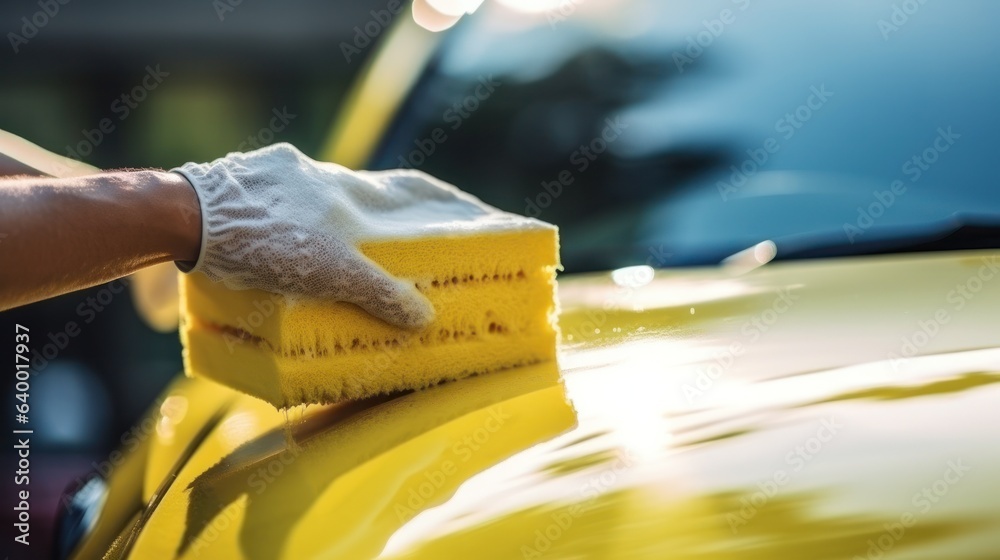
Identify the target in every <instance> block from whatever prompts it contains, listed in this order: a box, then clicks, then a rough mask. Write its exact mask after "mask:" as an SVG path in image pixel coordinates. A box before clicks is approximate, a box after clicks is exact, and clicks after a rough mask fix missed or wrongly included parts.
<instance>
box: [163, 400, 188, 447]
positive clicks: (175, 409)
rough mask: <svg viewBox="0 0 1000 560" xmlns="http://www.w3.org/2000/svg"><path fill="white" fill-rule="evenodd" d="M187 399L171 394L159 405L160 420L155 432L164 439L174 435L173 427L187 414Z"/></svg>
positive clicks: (171, 437) (169, 438)
mask: <svg viewBox="0 0 1000 560" xmlns="http://www.w3.org/2000/svg"><path fill="white" fill-rule="evenodd" d="M187 411H188V400H187V399H186V398H184V397H182V396H179V395H171V396H169V397H167V398H166V400H164V401H163V404H161V405H160V421H159V422H158V423H157V424H156V433H157V435H159V436H160V437H161V438H162V439H164V440H167V441H169V440H171V439H173V437H174V427H175V426H177V424H180V422H181V420H183V419H184V416H186V415H187Z"/></svg>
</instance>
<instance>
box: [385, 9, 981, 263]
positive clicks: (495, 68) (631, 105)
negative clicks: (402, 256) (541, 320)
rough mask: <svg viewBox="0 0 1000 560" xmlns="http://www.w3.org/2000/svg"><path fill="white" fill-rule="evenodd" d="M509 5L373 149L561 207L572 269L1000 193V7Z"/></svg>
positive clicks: (556, 219) (903, 221) (467, 41)
mask: <svg viewBox="0 0 1000 560" xmlns="http://www.w3.org/2000/svg"><path fill="white" fill-rule="evenodd" d="M503 4H506V5H507V6H504V5H499V4H497V3H492V2H490V3H486V4H484V5H483V6H482V8H481V9H480V10H479V11H478V12H476V13H475V14H473V15H472V16H469V17H467V18H465V19H463V21H462V22H460V24H459V25H458V26H456V28H454V29H453V30H451V31H450V32H449V34H448V36H447V37H446V38H445V39H444V40H443V42H442V44H441V47H440V49H439V51H438V52H437V54H436V56H435V57H434V59H433V61H432V63H431V64H430V65H429V66H428V68H427V69H426V70H425V72H424V74H423V76H422V78H421V79H420V80H419V81H418V83H417V85H416V86H415V87H414V88H413V90H412V92H411V93H410V96H409V98H408V99H407V100H406V102H405V103H404V105H403V107H402V108H401V109H400V111H399V113H398V115H397V118H396V120H395V122H394V123H393V125H392V126H391V127H390V129H389V131H388V133H387V134H386V135H385V137H384V138H383V139H382V142H381V145H380V147H379V148H378V150H377V151H376V153H375V154H374V157H373V158H372V160H371V161H370V162H369V164H370V166H371V167H373V168H391V167H400V166H409V167H416V168H419V169H423V170H425V171H427V172H429V173H432V174H434V175H437V176H440V177H442V178H444V179H446V180H448V181H451V182H453V183H455V184H457V185H459V186H460V187H461V188H463V189H465V190H468V191H470V192H472V193H474V194H476V195H478V196H479V197H481V198H483V199H484V200H486V201H487V202H489V203H491V204H494V205H496V206H499V207H501V208H503V209H505V210H509V211H514V212H518V213H523V214H528V215H531V216H537V217H539V218H540V219H542V220H546V221H550V222H553V223H555V224H558V225H559V226H560V228H561V234H562V243H563V259H564V263H565V265H566V268H567V269H568V270H597V269H606V268H612V267H618V266H623V265H628V264H638V263H646V264H652V265H653V266H657V267H664V266H681V265H691V264H708V263H715V262H719V261H720V260H721V259H722V258H724V257H725V256H727V255H730V254H732V253H734V252H736V251H739V250H741V249H745V248H747V247H749V246H751V245H753V244H755V243H758V242H761V241H763V240H768V239H777V238H786V237H788V236H795V235H801V234H811V233H816V232H822V233H824V234H826V235H827V239H828V240H829V239H830V236H831V235H832V236H833V239H834V243H835V244H842V245H844V246H851V245H854V244H856V243H859V242H863V241H868V240H871V239H874V238H876V237H878V236H879V235H882V234H883V232H885V231H894V232H897V233H898V232H900V231H902V232H904V233H906V232H911V231H912V232H916V231H919V226H920V225H922V224H927V223H932V222H935V221H940V220H942V219H946V218H949V217H953V216H955V215H956V213H958V215H959V216H969V215H976V216H987V217H989V216H992V215H995V214H996V213H997V212H998V211H1000V197H998V196H997V195H996V193H995V179H994V176H995V169H994V161H995V151H996V150H995V147H996V146H998V145H1000V142H998V140H1000V122H998V114H1000V113H998V112H997V111H996V110H995V109H994V107H993V106H994V104H995V103H996V99H997V96H996V90H997V84H998V77H997V73H996V72H995V70H993V60H992V57H993V55H994V54H995V53H996V52H997V47H998V46H1000V35H998V34H997V33H996V31H995V29H994V23H993V22H995V21H997V19H998V18H1000V3H996V2H990V1H988V0H981V1H972V0H968V1H960V2H927V3H924V2H922V1H917V0H908V1H902V2H899V1H892V0H878V1H871V0H850V1H844V2H825V3H815V2H810V3H807V4H803V3H801V2H797V1H795V0H768V1H764V0H712V1H706V0H689V1H675V2H661V1H658V0H618V1H601V2H594V1H588V0H564V1H562V2H559V3H558V4H557V5H555V6H552V7H550V8H549V9H547V10H545V11H538V10H537V7H536V12H535V13H526V12H524V11H523V10H524V9H531V5H532V3H525V2H514V0H507V1H506V2H504V3H503ZM512 5H513V6H516V5H523V6H521V7H522V11H520V12H519V11H517V10H514V9H512V8H511V6H512Z"/></svg>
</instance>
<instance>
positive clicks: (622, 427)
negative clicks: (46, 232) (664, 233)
mask: <svg viewBox="0 0 1000 560" xmlns="http://www.w3.org/2000/svg"><path fill="white" fill-rule="evenodd" d="M626 272H628V271H626ZM633 272H635V274H623V273H619V274H615V275H608V274H597V275H592V276H586V277H574V278H568V279H564V280H562V281H561V282H560V298H561V302H562V315H561V319H560V323H561V328H562V331H563V346H562V351H561V357H560V364H559V368H556V367H555V366H554V365H551V364H550V365H539V366H533V367H529V368H522V369H516V370H509V371H506V372H500V373H497V374H491V375H484V376H479V377H475V378H471V379H469V380H466V381H462V382H457V383H447V384H443V385H440V386H437V387H434V388H432V389H429V390H427V391H422V392H417V393H411V394H407V395H398V396H393V397H381V398H377V399H372V400H368V401H364V402H358V403H345V404H341V405H336V406H324V407H309V408H308V409H306V410H304V411H303V410H292V411H290V412H289V413H288V416H287V419H286V416H285V415H284V414H282V413H280V412H277V411H275V410H273V409H272V408H270V407H269V405H266V404H264V403H261V402H258V401H256V400H254V399H252V398H250V397H246V396H241V395H234V394H233V393H232V392H230V391H229V390H227V389H223V388H221V387H219V386H217V385H212V384H210V383H208V382H205V381H201V380H181V381H179V382H178V383H177V384H175V385H174V386H173V387H172V388H171V389H170V391H169V392H168V395H167V396H166V400H165V401H164V403H165V405H164V407H161V409H162V410H164V412H162V413H161V414H160V415H159V420H158V423H157V430H156V434H155V435H154V436H153V437H152V438H151V440H150V441H149V442H148V446H149V449H148V450H147V451H144V452H143V453H145V454H146V459H145V466H144V468H143V472H144V477H145V478H144V482H143V493H144V495H143V501H144V502H145V503H152V504H154V505H153V506H151V507H147V508H146V511H145V512H143V513H142V514H141V515H139V516H138V517H136V518H133V523H134V529H132V530H129V529H128V528H126V529H125V530H123V531H122V536H121V537H119V539H118V541H117V543H116V545H115V548H114V550H113V551H112V556H114V555H116V554H122V553H124V554H129V555H131V557H134V558H152V557H156V558H159V557H171V556H174V555H180V556H183V557H199V556H201V557H209V558H228V557H243V558H272V557H286V558H306V557H328V558H371V557H384V558H435V559H438V558H469V557H475V558H538V557H550V558H665V557H668V556H669V557H671V558H845V557H847V558H854V557H861V558H878V557H881V556H882V555H885V554H888V553H890V552H891V553H892V555H893V557H894V558H938V557H963V558H972V557H977V558H978V557H981V558H987V557H991V555H992V554H993V551H995V550H997V549H998V548H1000V515H998V513H1000V511H998V508H1000V505H998V502H997V500H996V495H997V491H998V490H1000V486H998V482H997V477H996V476H995V472H996V470H997V468H998V467H1000V448H998V447H997V446H996V445H995V442H996V441H997V439H998V437H1000V426H998V424H997V422H996V419H997V413H996V407H997V405H996V403H997V402H1000V401H998V399H1000V383H998V381H1000V369H998V367H997V364H998V362H1000V348H998V334H997V333H998V330H997V328H996V321H995V318H996V309H997V307H998V304H1000V253H996V252H964V253H944V254H937V255H934V256H909V257H891V258H884V257H883V258H861V259H851V260H846V259H845V260H825V261H824V260H820V261H810V262H802V263H789V264H772V265H767V266H764V267H762V268H759V269H757V270H754V271H751V272H749V273H745V274H742V275H734V274H733V273H732V272H730V271H727V270H726V269H693V270H684V271H681V270H675V271H667V272H659V273H657V274H656V275H655V277H654V276H648V277H645V276H644V275H643V274H642V272H643V271H642V270H636V271H633ZM166 403H171V404H170V406H166ZM180 403H183V404H182V405H181V404H180ZM213 415H216V416H217V417H216V419H215V420H214V421H213V422H214V423H213V424H212V428H211V429H210V430H205V429H204V428H205V426H206V422H207V421H208V420H206V419H208V418H210V417H212V416H213ZM199 431H202V432H206V431H207V434H205V433H203V434H202V435H201V436H199V435H198V432H199ZM185 450H187V451H186V452H185ZM185 453H188V454H189V456H185ZM178 458H181V459H182V460H180V461H179V460H178ZM164 480H166V481H167V483H164ZM111 499H112V497H109V500H111ZM109 503H110V501H109Z"/></svg>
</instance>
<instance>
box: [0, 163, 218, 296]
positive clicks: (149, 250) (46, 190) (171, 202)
mask: <svg viewBox="0 0 1000 560" xmlns="http://www.w3.org/2000/svg"><path fill="white" fill-rule="evenodd" d="M200 247H201V210H200V207H199V204H198V197H197V195H196V194H195V191H194V189H193V188H192V187H191V185H190V184H189V183H188V182H187V180H186V179H185V178H184V177H182V176H181V175H178V174H176V173H168V172H165V171H156V170H140V171H114V172H107V173H100V174H96V175H87V176H83V177H74V178H67V179H57V178H51V177H44V178H37V177H21V178H0V311H2V310H5V309H9V308H11V307H16V306H19V305H24V304H26V303H31V302H34V301H38V300H41V299H45V298H49V297H53V296H56V295H60V294H64V293H67V292H71V291H74V290H79V289H82V288H87V287H90V286H94V285H97V284H101V283H104V282H108V281H111V280H114V279H116V278H121V277H122V276H126V275H128V274H131V273H133V272H135V271H136V270H139V269H140V268H144V267H147V266H150V265H154V264H157V263H162V262H169V261H185V262H194V261H195V260H197V258H198V252H199V249H200Z"/></svg>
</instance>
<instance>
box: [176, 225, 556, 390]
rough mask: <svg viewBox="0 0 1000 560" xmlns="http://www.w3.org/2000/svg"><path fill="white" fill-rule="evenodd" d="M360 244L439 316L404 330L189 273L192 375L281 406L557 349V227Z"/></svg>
mask: <svg viewBox="0 0 1000 560" xmlns="http://www.w3.org/2000/svg"><path fill="white" fill-rule="evenodd" d="M546 226H547V224H546ZM359 249H360V250H361V251H362V253H364V254H365V255H366V256H367V257H368V258H370V259H371V260H372V261H374V262H376V263H378V264H379V265H381V266H382V267H383V268H384V269H385V270H386V271H387V272H388V273H390V274H392V275H394V276H396V277H399V278H404V279H407V280H409V281H412V282H413V283H414V284H415V285H416V286H417V288H418V289H419V290H420V291H421V292H422V293H423V294H424V295H425V296H426V297H427V298H428V300H429V301H430V302H431V304H432V305H433V306H434V309H435V319H434V321H433V323H431V324H430V325H429V326H428V327H426V328H425V329H422V330H419V331H406V330H403V329H399V328H396V327H393V326H391V325H389V324H387V323H384V322H382V321H380V320H378V319H375V318H374V317H372V316H370V315H368V314H367V313H365V312H364V311H362V310H361V309H360V308H358V307H356V306H354V305H352V304H350V303H344V302H330V301H308V302H304V301H302V300H296V301H295V302H294V303H292V302H290V301H288V300H286V299H285V298H284V297H282V296H278V295H276V294H271V293H267V292H262V291H258V290H246V291H232V290H228V289H227V288H225V287H224V286H223V285H221V284H216V283H214V282H212V281H211V280H209V279H208V278H207V277H205V276H203V275H201V274H198V273H193V274H188V275H182V277H181V309H182V314H181V315H182V325H181V339H182V342H183V343H184V347H185V352H184V362H185V371H186V372H187V374H188V375H190V376H200V377H206V378H209V379H212V380H214V381H217V382H220V383H222V384H225V385H228V386H230V387H233V388H235V389H237V390H240V391H243V392H245V393H248V394H250V395H253V396H256V397H259V398H262V399H264V400H266V401H268V402H270V403H271V404H273V405H274V406H276V407H279V408H283V407H289V406H294V405H298V404H303V403H330V402H337V401H340V400H346V399H359V398H364V397H368V396H372V395H375V394H380V393H391V392H397V391H405V390H412V389H420V388H423V387H427V386H430V385H434V384H436V383H440V382H442V381H447V380H454V379H461V378H463V377H467V376H469V375H473V374H477V373H487V372H490V371H495V370H499V369H505V368H510V367H515V366H520V365H526V364H531V363H537V362H543V361H548V360H553V359H555V356H556V340H557V330H556V322H555V319H556V315H557V308H556V297H555V291H556V282H555V271H556V269H557V268H558V267H559V257H558V255H559V249H558V233H557V230H556V229H555V228H554V227H552V226H547V227H533V228H531V229H524V230H507V231H492V232H487V233H479V234H465V235H462V234H450V235H447V236H433V235H432V236H426V237H420V238H405V239H395V240H379V241H369V242H365V243H363V244H361V245H360V246H359Z"/></svg>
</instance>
